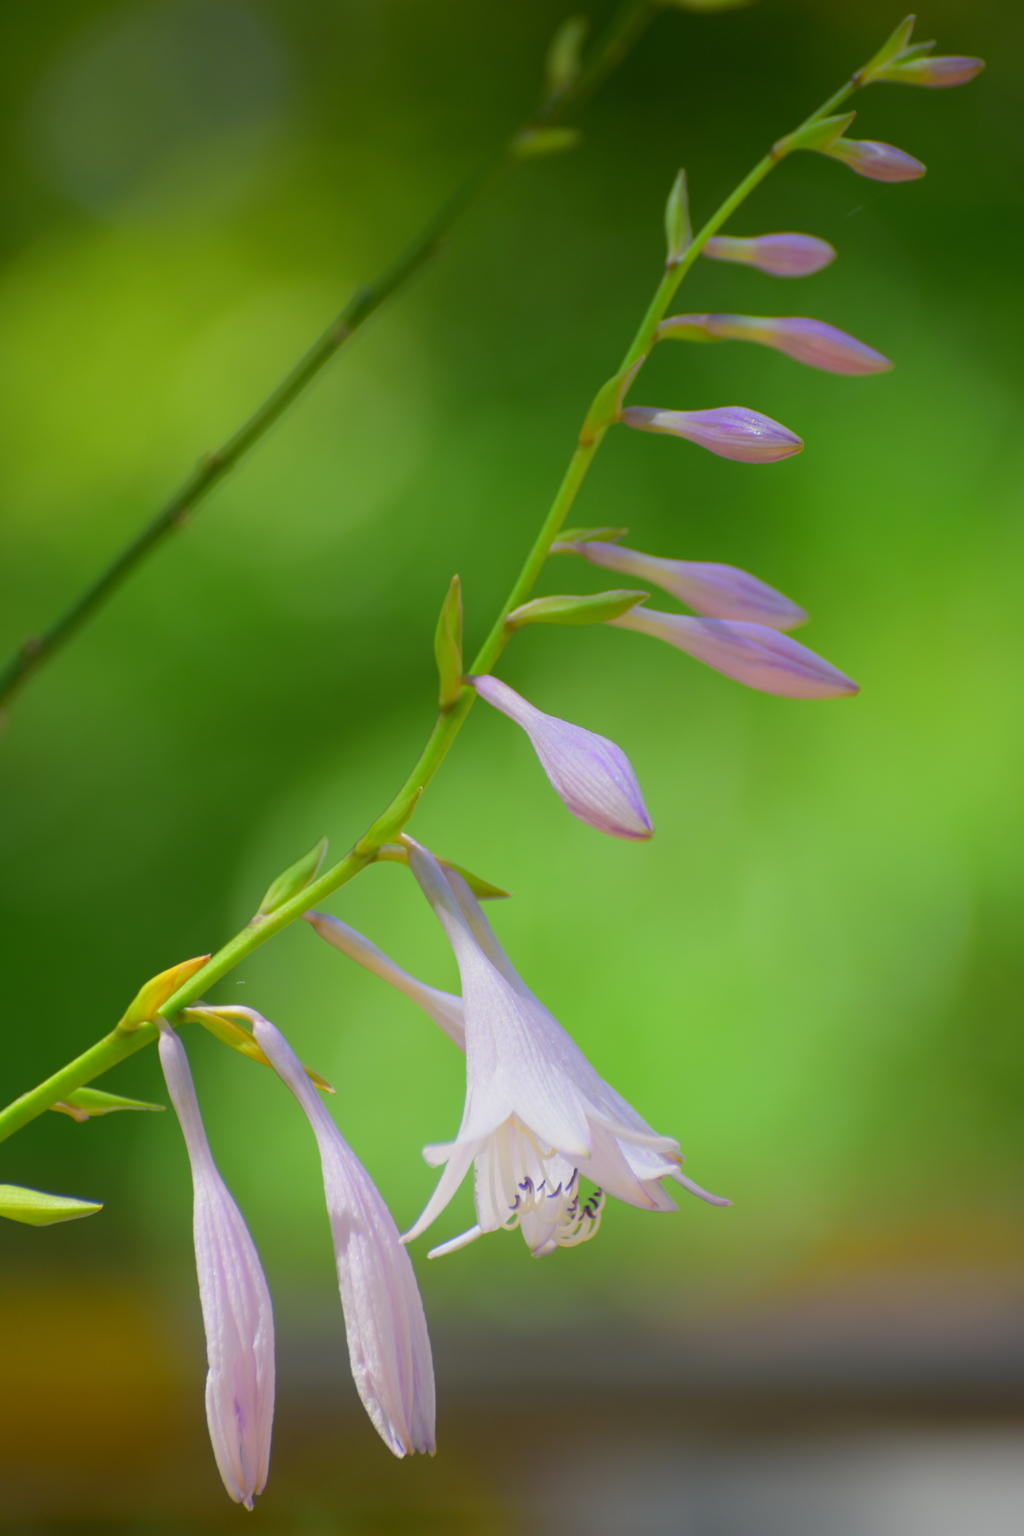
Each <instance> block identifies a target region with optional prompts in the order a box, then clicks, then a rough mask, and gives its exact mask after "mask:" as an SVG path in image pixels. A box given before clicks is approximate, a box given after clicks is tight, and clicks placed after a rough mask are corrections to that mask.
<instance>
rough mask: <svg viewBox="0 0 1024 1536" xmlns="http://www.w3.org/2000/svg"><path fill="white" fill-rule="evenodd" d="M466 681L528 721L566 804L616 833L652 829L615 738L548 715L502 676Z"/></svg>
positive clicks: (643, 834)
mask: <svg viewBox="0 0 1024 1536" xmlns="http://www.w3.org/2000/svg"><path fill="white" fill-rule="evenodd" d="M466 681H467V683H470V684H472V686H473V687H474V688H475V689H476V691H477V693H478V694H479V695H480V697H481V698H482V699H486V700H487V702H488V704H493V705H494V708H495V709H500V710H501V712H502V714H503V715H508V717H509V719H510V720H514V721H515V722H516V724H517V725H521V726H522V728H523V730H524V731H525V732H526V734H527V736H529V738H530V741H531V742H532V744H533V750H534V751H535V752H536V754H537V756H538V758H539V759H540V765H541V767H542V768H543V769H544V772H545V773H546V774H547V776H548V780H549V782H550V784H551V787H552V789H553V790H554V791H555V793H556V794H557V795H559V796H560V797H561V799H562V801H563V803H564V805H565V807H566V810H568V811H571V812H572V814H573V815H574V816H577V817H578V818H579V820H580V821H585V822H586V823H587V825H588V826H589V827H595V828H596V829H597V831H598V832H607V833H608V835H609V836H610V837H624V838H628V839H629V840H631V841H635V842H637V841H644V840H645V839H646V838H648V837H650V836H651V835H652V833H653V831H654V827H653V826H652V825H651V818H650V817H649V816H648V814H647V807H646V806H645V805H644V797H643V795H642V794H641V792H640V785H639V784H638V783H637V779H636V774H635V773H634V772H633V769H632V766H631V764H630V761H629V758H628V757H627V756H626V754H625V753H624V752H623V751H622V749H621V748H620V747H617V746H616V745H615V743H614V741H609V740H608V739H607V737H605V736H596V735H595V734H594V732H593V731H585V730H584V729H583V727H582V726H579V725H570V724H569V722H568V721H567V720H559V719H557V718H556V717H555V716H554V715H545V714H544V713H542V711H541V710H539V709H535V708H534V706H533V705H532V704H529V703H527V701H526V700H525V699H524V698H522V697H520V695H519V694H518V693H515V692H514V691H513V690H512V689H511V688H510V687H509V686H508V684H507V683H502V682H499V681H498V679H497V678H496V677H467V678H466Z"/></svg>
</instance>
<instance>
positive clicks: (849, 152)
mask: <svg viewBox="0 0 1024 1536" xmlns="http://www.w3.org/2000/svg"><path fill="white" fill-rule="evenodd" d="M822 153H823V154H826V155H831V157H832V159H833V160H841V161H842V162H843V164H844V165H848V166H849V167H850V170H851V171H856V173H857V175H858V176H866V177H867V179H868V181H917V180H918V178H919V177H921V176H923V175H924V174H925V171H926V170H927V166H924V165H922V164H921V162H920V160H915V159H914V157H913V155H908V154H906V153H905V151H904V150H902V149H896V148H895V147H894V146H893V145H892V144H879V143H877V142H876V140H874V139H837V140H836V142H835V143H834V144H831V145H829V147H828V149H826V150H823V151H822Z"/></svg>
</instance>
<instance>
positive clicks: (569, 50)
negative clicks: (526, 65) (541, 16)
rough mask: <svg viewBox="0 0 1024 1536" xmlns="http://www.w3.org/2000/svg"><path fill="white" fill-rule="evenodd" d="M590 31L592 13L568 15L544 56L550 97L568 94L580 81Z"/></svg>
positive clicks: (545, 81)
mask: <svg viewBox="0 0 1024 1536" xmlns="http://www.w3.org/2000/svg"><path fill="white" fill-rule="evenodd" d="M589 31H590V20H589V18H588V17H586V16H567V17H566V19H565V21H563V22H562V25H561V26H560V27H559V29H558V31H557V32H556V33H555V35H554V37H553V38H552V39H551V42H550V44H549V45H548V52H547V57H546V59H545V60H544V94H545V96H546V98H547V99H548V100H549V101H550V100H552V99H553V98H556V97H559V96H564V95H565V93H566V91H568V90H570V89H571V88H572V87H573V86H574V85H575V84H576V81H577V79H578V78H579V73H580V68H581V64H582V55H583V44H584V42H585V41H586V36H587V33H588V32H589Z"/></svg>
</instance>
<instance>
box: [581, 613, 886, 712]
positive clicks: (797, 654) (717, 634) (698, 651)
mask: <svg viewBox="0 0 1024 1536" xmlns="http://www.w3.org/2000/svg"><path fill="white" fill-rule="evenodd" d="M611 622H612V623H613V624H614V625H616V627H618V628H619V629H635V630H638V631H639V632H640V633H641V634H644V635H652V636H653V637H654V638H655V639H656V640H664V641H666V643H667V644H669V645H674V646H675V647H676V649H677V650H680V651H685V652H686V653H687V655H689V656H695V657H696V658H697V660H698V661H702V662H704V664H705V665H706V666H709V667H713V668H714V669H715V671H716V672H723V673H724V674H725V676H726V677H731V678H733V679H734V680H735V681H736V682H737V683H745V684H746V686H747V687H748V688H756V689H758V690H759V691H760V692H761V693H774V694H778V695H779V696H780V697H782V698H785V699H833V698H839V697H841V696H842V695H844V694H850V693H857V692H858V688H857V684H856V683H855V682H852V681H851V679H850V678H848V677H846V676H845V674H844V673H842V672H840V671H839V670H838V669H837V668H836V667H833V666H831V665H830V664H829V662H827V661H823V660H822V658H821V657H820V656H816V655H815V654H814V652H813V651H809V650H808V649H807V647H806V646H805V645H800V643H799V642H798V641H796V640H791V639H790V638H789V636H788V635H780V634H779V633H778V631H777V630H774V629H768V628H766V627H765V626H764V625H762V624H744V623H734V622H732V621H731V620H726V619H688V618H686V617H684V616H683V615H682V614H678V613H656V612H654V611H653V610H651V609H648V608H634V609H633V610H632V611H631V612H630V613H626V614H623V616H622V618H621V619H612V621H611Z"/></svg>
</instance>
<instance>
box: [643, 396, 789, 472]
mask: <svg viewBox="0 0 1024 1536" xmlns="http://www.w3.org/2000/svg"><path fill="white" fill-rule="evenodd" d="M620 419H621V420H622V421H624V422H625V424H626V426H627V427H635V428H636V429H637V430H638V431H640V432H661V433H665V434H667V435H668V436H669V437H684V438H686V439H687V441H688V442H691V443H697V444H698V445H699V446H700V447H701V448H706V449H707V450H708V452H709V453H716V454H718V456H719V458H722V459H736V460H737V461H738V462H739V463H741V464H773V463H774V462H775V461H776V460H777V459H788V458H789V457H790V456H791V455H792V454H794V453H800V452H801V450H802V449H803V446H804V445H803V440H802V439H801V438H799V437H797V435H796V433H795V432H791V431H790V430H789V428H788V427H784V426H782V424H781V423H780V422H777V421H773V420H772V419H771V417H770V416H762V415H761V414H760V412H759V411H748V410H747V408H746V406H742V405H723V406H719V407H718V409H717V410H713V411H660V410H657V409H656V408H655V407H653V406H647V405H630V406H627V407H626V409H625V410H624V411H623V412H622V416H621V418H620Z"/></svg>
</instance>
